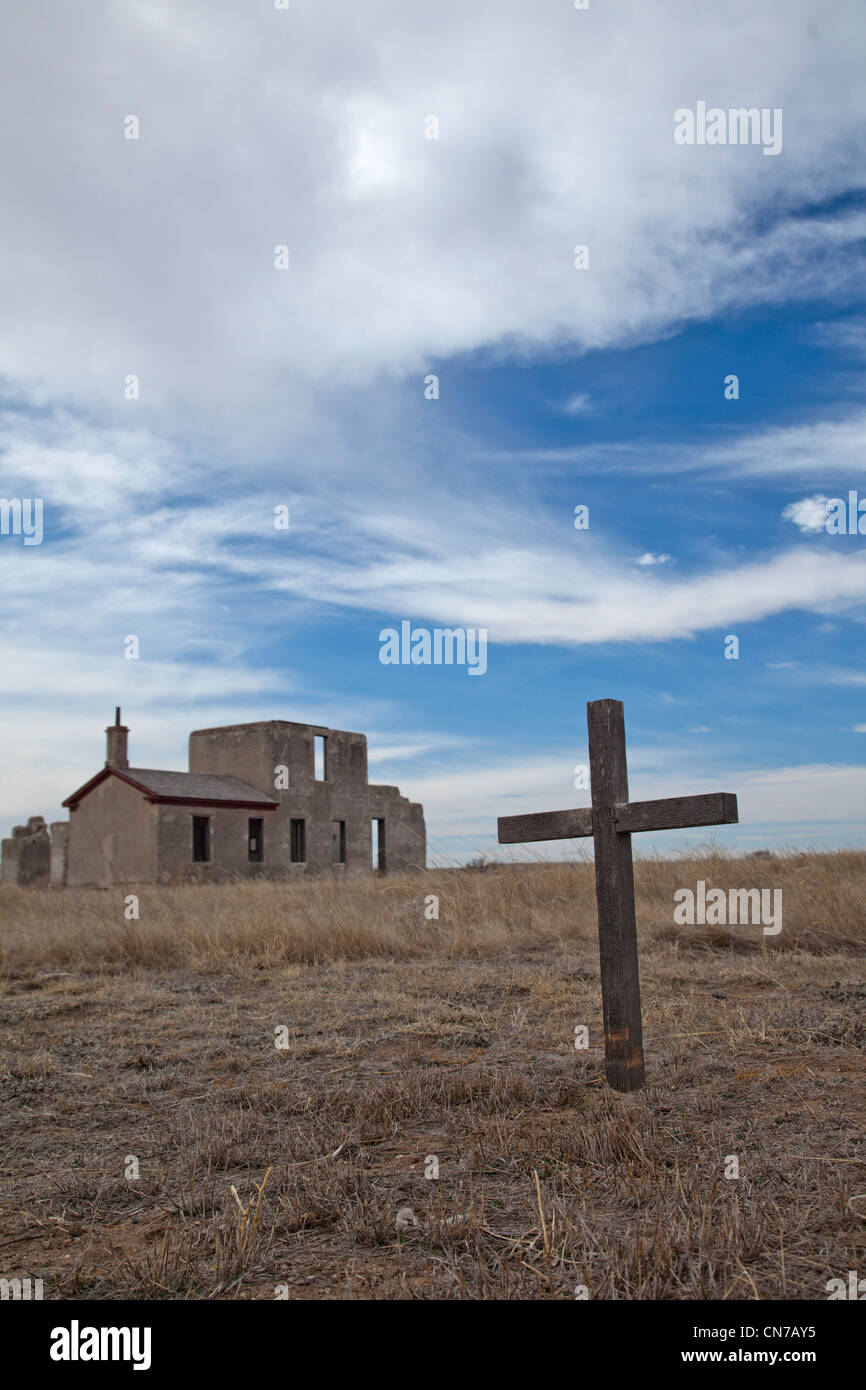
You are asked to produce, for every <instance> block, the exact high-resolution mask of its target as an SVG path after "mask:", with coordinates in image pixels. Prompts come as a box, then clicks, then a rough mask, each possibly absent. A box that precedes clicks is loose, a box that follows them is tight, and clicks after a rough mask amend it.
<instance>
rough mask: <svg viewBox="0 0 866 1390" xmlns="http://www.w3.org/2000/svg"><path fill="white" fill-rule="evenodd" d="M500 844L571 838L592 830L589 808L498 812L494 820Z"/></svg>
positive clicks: (520, 843) (579, 836)
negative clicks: (523, 813) (513, 813)
mask: <svg viewBox="0 0 866 1390" xmlns="http://www.w3.org/2000/svg"><path fill="white" fill-rule="evenodd" d="M496 825H497V829H498V832H499V843H500V844H501V845H522V844H528V843H529V841H530V840H572V839H580V838H581V837H583V836H586V835H591V834H592V810H591V809H590V807H589V806H586V807H583V808H581V809H578V810H575V811H542V812H541V813H540V814H538V815H529V816H500V817H499V820H498V821H497V822H496Z"/></svg>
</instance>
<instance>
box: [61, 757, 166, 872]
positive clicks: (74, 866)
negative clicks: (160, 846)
mask: <svg viewBox="0 0 866 1390" xmlns="http://www.w3.org/2000/svg"><path fill="white" fill-rule="evenodd" d="M156 823H157V807H156V806H154V805H153V804H152V803H151V802H150V801H148V800H147V798H146V797H144V796H143V795H142V794H141V792H138V791H136V790H135V788H134V787H131V786H130V785H129V783H128V782H122V781H121V780H120V778H119V777H107V778H106V780H105V781H104V782H101V783H100V784H99V785H98V786H96V787H94V788H93V790H92V791H91V792H89V793H88V795H87V796H85V797H84V799H83V800H82V801H80V802H79V804H78V806H77V807H76V808H75V810H70V813H69V833H68V849H67V873H66V882H67V884H68V885H69V886H70V887H73V888H83V887H89V886H93V885H95V886H98V887H103V888H104V887H108V885H109V884H111V883H153V882H154V881H155V879H156Z"/></svg>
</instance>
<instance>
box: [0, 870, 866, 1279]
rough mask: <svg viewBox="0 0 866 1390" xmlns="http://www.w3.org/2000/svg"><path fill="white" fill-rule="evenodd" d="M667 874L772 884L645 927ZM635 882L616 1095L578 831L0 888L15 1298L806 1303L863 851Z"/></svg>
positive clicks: (7, 1241) (826, 1202) (819, 1239)
mask: <svg viewBox="0 0 866 1390" xmlns="http://www.w3.org/2000/svg"><path fill="white" fill-rule="evenodd" d="M699 878H703V879H704V880H706V882H707V883H708V884H713V885H719V886H721V887H725V888H727V887H770V888H778V887H781V888H782V890H783V895H784V896H783V902H784V927H783V931H782V933H781V935H780V936H778V937H766V936H764V935H763V934H762V932H761V930H760V928H759V927H740V928H731V929H721V928H711V927H698V926H696V927H676V926H674V925H673V893H674V890H675V889H676V888H677V887H686V886H690V887H692V888H694V886H695V882H696V880H697V879H699ZM636 881H637V910H638V923H639V934H640V958H641V982H642V992H643V1008H644V1038H645V1048H646V1057H647V1072H648V1079H649V1084H648V1086H647V1088H646V1090H644V1091H642V1092H639V1093H636V1094H634V1095H631V1096H621V1095H618V1094H616V1093H614V1092H612V1091H610V1090H609V1089H608V1088H607V1087H606V1086H605V1084H604V1081H603V1054H602V1049H601V997H600V988H599V971H598V947H597V937H596V926H595V898H594V883H593V869H592V864H591V863H571V864H541V863H539V864H533V865H519V864H501V865H495V866H492V867H488V868H487V869H486V870H484V871H477V870H476V871H473V870H470V869H466V870H461V871H455V870H444V869H443V870H431V871H429V872H428V873H426V874H423V875H415V876H406V877H395V878H384V879H380V878H378V877H370V878H369V879H362V880H352V881H349V882H346V883H343V882H338V881H331V880H325V879H320V880H317V881H309V882H305V883H293V884H278V883H246V884H233V885H227V886H221V887H194V886H187V887H176V888H161V889H158V888H146V889H142V890H140V898H141V917H140V920H139V921H137V922H136V921H131V922H128V921H125V920H124V913H123V893H122V892H120V891H119V890H111V891H103V892H100V891H83V890H60V891H53V892H52V891H46V890H42V891H39V890H30V891H27V890H20V889H4V890H2V892H0V977H2V983H0V989H2V1005H0V1037H2V1111H0V1114H2V1120H0V1124H2V1151H0V1166H2V1225H0V1275H2V1276H4V1277H7V1278H12V1277H15V1276H19V1277H22V1276H27V1275H30V1276H31V1277H34V1278H39V1277H41V1278H42V1279H43V1280H44V1297H45V1298H46V1299H69V1298H71V1299H117V1298H129V1297H131V1298H139V1299H154V1298H156V1299H273V1298H275V1297H280V1296H282V1297H284V1296H288V1297H289V1298H330V1299H369V1298H389V1299H394V1298H418V1299H509V1298H510V1299H537V1298H540V1299H574V1298H575V1296H576V1291H577V1290H578V1287H579V1286H584V1287H585V1289H586V1290H587V1292H588V1296H589V1297H591V1298H595V1299H612V1298H619V1299H742V1298H745V1299H756V1298H761V1299H765V1298H774V1297H776V1298H778V1297H782V1298H804V1299H826V1298H827V1293H826V1291H825V1285H826V1283H827V1281H828V1279H830V1278H832V1277H839V1276H841V1277H842V1278H845V1277H846V1275H847V1271H848V1270H849V1269H854V1270H859V1271H860V1272H861V1274H862V1273H863V1272H866V1148H864V1140H863V1135H864V1084H863V1083H864V1076H866V1064H864V1044H866V1022H864V1018H866V986H864V982H863V959H864V949H866V908H864V901H866V853H859V852H840V853H835V854H809V855H798V854H793V853H790V854H786V855H781V856H774V857H773V858H772V859H761V858H752V857H749V858H746V859H737V858H727V857H723V856H721V855H719V854H717V853H714V852H711V851H708V852H707V853H705V854H703V855H695V856H694V857H692V858H690V859H685V860H680V861H676V860H667V861H665V860H662V859H649V860H642V861H638V863H637V864H636ZM428 894H436V895H438V897H439V913H440V915H439V919H438V921H430V920H427V919H426V918H425V911H424V905H425V898H426V896H427V895H428ZM580 1024H586V1025H587V1026H588V1027H589V1031H590V1048H589V1050H583V1051H577V1050H575V1046H574V1037H575V1027H576V1026H577V1025H580ZM280 1027H284V1028H285V1030H286V1033H285V1035H284V1037H285V1041H286V1042H287V1046H285V1047H281V1048H278V1047H277V1046H276V1045H275V1037H276V1034H275V1030H276V1029H278V1028H280ZM731 1154H736V1155H738V1158H739V1167H740V1176H739V1178H726V1177H725V1166H726V1159H727V1156H728V1155H731ZM428 1155H435V1156H436V1157H437V1159H438V1163H439V1178H438V1180H437V1179H434V1178H428V1177H425V1166H426V1167H430V1166H431V1165H428V1164H427V1162H426V1160H427V1157H428ZM130 1157H134V1158H135V1159H137V1161H138V1168H139V1176H138V1177H137V1178H134V1177H128V1176H126V1171H127V1170H129V1171H130V1172H132V1171H133V1170H132V1168H131V1167H130V1164H129V1158H130ZM407 1207H408V1208H411V1211H412V1213H413V1218H403V1220H401V1221H400V1222H399V1223H398V1220H397V1217H398V1213H399V1212H401V1210H402V1209H403V1208H407ZM398 1226H399V1227H401V1229H398Z"/></svg>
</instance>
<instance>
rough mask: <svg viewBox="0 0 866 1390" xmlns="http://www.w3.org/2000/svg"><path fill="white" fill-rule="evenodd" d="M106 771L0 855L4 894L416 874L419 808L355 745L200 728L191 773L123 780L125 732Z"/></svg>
mask: <svg viewBox="0 0 866 1390" xmlns="http://www.w3.org/2000/svg"><path fill="white" fill-rule="evenodd" d="M106 735H107V750H106V761H105V766H104V767H103V768H102V769H101V770H100V771H99V772H97V773H96V775H95V776H94V777H91V779H90V780H89V781H88V782H85V783H84V785H83V786H81V787H79V788H78V790H77V791H75V792H73V793H72V795H71V796H69V797H67V799H66V800H65V801H64V803H63V805H64V807H66V808H68V810H69V820H68V821H58V822H54V823H53V824H52V825H51V827H50V830H49V828H48V826H47V825H46V824H45V821H44V820H43V818H42V817H41V816H31V818H30V820H29V821H28V822H27V825H26V826H16V827H15V829H14V831H13V833H12V837H11V838H10V839H6V840H4V841H3V843H2V866H0V883H2V884H20V885H23V884H43V885H49V884H50V885H52V886H60V885H63V884H66V885H68V886H70V887H93V886H96V887H108V886H109V885H111V884H115V883H117V884H137V883H175V882H183V881H186V880H198V881H203V882H207V881H219V880H225V879H234V878H294V877H298V876H303V875H305V874H310V873H332V874H336V875H338V876H341V877H342V876H345V875H356V874H364V873H369V872H371V871H374V870H378V871H379V872H381V873H385V872H386V871H392V872H393V871H401V870H407V869H421V868H424V867H425V865H426V858H427V840H426V830H425V826H424V812H423V808H422V807H421V806H420V805H419V804H418V803H417V802H412V801H409V800H408V799H407V798H406V797H404V796H401V795H400V791H399V789H398V788H397V787H390V786H377V785H375V784H371V783H370V782H368V780H367V740H366V737H365V736H364V735H363V734H354V733H347V732H345V731H343V730H339V729H327V728H322V727H319V726H318V725H314V724H295V723H291V722H289V721H286V720H282V719H274V720H268V721H265V722H263V723H258V724H232V725H229V726H227V727H225V728H217V729H198V730H196V731H195V732H194V733H192V734H190V737H189V771H188V772H173V771H165V770H160V769H154V768H136V767H130V765H129V756H128V746H129V729H128V728H127V727H126V725H124V724H122V723H121V722H120V710H119V709H118V710H117V711H116V715H115V722H114V724H113V725H109V727H108V729H107V730H106Z"/></svg>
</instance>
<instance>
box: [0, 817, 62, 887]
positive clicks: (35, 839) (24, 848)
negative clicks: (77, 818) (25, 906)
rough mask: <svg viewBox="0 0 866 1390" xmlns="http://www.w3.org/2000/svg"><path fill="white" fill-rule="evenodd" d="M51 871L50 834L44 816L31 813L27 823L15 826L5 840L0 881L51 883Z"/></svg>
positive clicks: (16, 883) (4, 883)
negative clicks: (49, 881)
mask: <svg viewBox="0 0 866 1390" xmlns="http://www.w3.org/2000/svg"><path fill="white" fill-rule="evenodd" d="M50 872H51V837H50V835H49V834H48V826H47V825H46V824H45V821H44V819H43V817H42V816H31V817H30V819H29V820H28V822H27V824H26V825H16V826H15V827H14V829H13V831H12V835H11V837H10V838H9V839H8V840H4V841H3V843H2V863H0V884H2V885H4V886H10V885H12V886H23V885H25V884H34V883H45V884H47V883H48V880H49V875H50Z"/></svg>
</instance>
